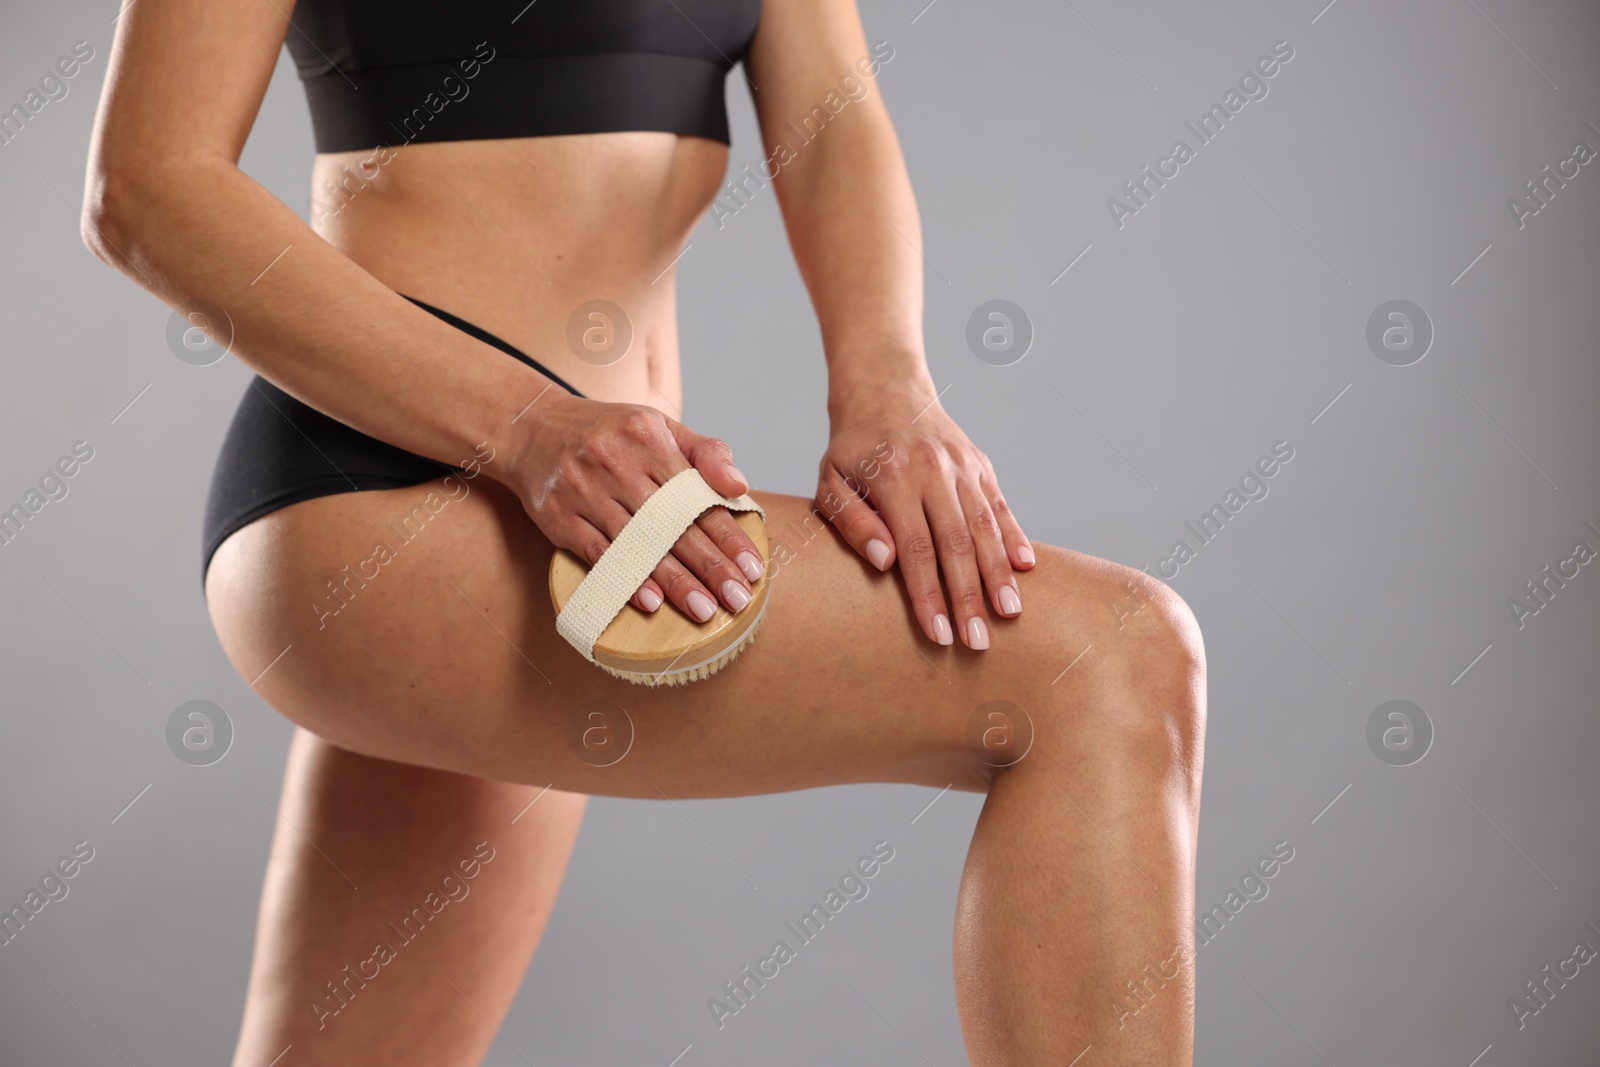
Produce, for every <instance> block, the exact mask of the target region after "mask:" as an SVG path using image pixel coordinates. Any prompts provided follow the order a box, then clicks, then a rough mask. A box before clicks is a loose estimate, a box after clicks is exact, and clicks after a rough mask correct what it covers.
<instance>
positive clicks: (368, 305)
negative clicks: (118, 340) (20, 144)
mask: <svg viewBox="0 0 1600 1067" xmlns="http://www.w3.org/2000/svg"><path fill="white" fill-rule="evenodd" d="M292 7H293V5H292V3H278V4H271V3H237V2H230V3H223V4H218V3H215V2H214V0H137V2H135V3H133V4H131V5H129V6H128V7H126V8H125V9H124V10H123V12H122V15H121V18H120V19H119V24H118V28H117V34H116V40H115V42H114V43H113V45H112V49H111V59H110V66H109V71H108V73H107V75H106V85H105V89H104V91H103V94H102V96H101V99H100V107H99V110H98V113H97V114H96V117H95V127H94V135H93V140H92V142H91V145H90V150H89V165H88V176H87V187H86V191H85V204H84V215H83V225H82V233H83V239H84V243H85V244H86V245H88V246H89V248H90V249H91V250H92V251H93V252H94V253H95V254H96V255H98V256H99V257H100V258H101V259H103V260H105V261H106V262H107V263H109V264H111V265H112V266H115V267H117V268H119V269H120V270H122V271H123V272H124V273H126V274H128V275H129V276H130V277H132V278H133V279H134V280H135V281H138V282H139V283H140V284H142V285H143V286H144V287H145V288H146V289H149V290H150V291H151V292H152V293H154V294H155V295H156V296H157V297H159V298H160V299H161V300H163V301H164V302H166V303H167V304H168V305H170V306H172V307H174V308H183V307H186V306H187V305H190V304H192V303H194V302H196V301H208V302H211V303H213V304H216V305H217V306H219V307H221V308H222V309H223V311H224V312H226V314H227V316H228V318H229V320H230V321H231V325H232V331H233V346H232V354H233V355H235V356H237V357H238V358H239V359H240V360H241V361H242V362H244V363H245V364H246V365H248V366H250V367H251V368H252V369H254V370H256V371H258V372H259V373H260V374H261V375H262V376H263V377H266V378H267V379H269V380H270V381H272V383H273V384H275V385H277V386H279V387H280V388H282V389H283V390H284V391H285V392H288V393H289V394H291V395H292V396H294V397H296V398H297V399H299V400H301V401H303V402H305V403H307V404H309V405H311V406H312V407H315V408H317V409H319V410H321V411H323V412H324V413H326V414H328V415H331V416H333V417H334V418H336V419H338V420H339V421H341V422H344V423H346V424H348V425H350V426H353V427H355V428H356V429H358V430H360V431H362V432H363V433H367V434H370V435H371V436H373V437H377V438H380V439H381V440H384V441H388V442H390V443H391V444H395V445H398V446H400V447H401V448H405V449H408V450H410V451H412V452H416V453H418V454H420V455H424V456H428V457H430V458H432V459H437V460H440V461H442V462H445V463H459V462H461V461H462V460H463V459H464V458H465V457H470V456H471V455H472V454H473V451H474V446H476V445H477V444H478V443H480V442H484V441H488V442H490V443H491V444H492V445H494V446H496V447H497V448H499V449H501V450H503V448H504V445H505V444H506V442H507V441H508V435H507V430H508V429H510V428H511V425H510V424H511V419H512V418H513V417H514V416H515V415H516V414H517V413H518V411H519V409H520V408H521V407H522V406H523V405H525V404H527V403H528V402H529V401H530V400H532V399H533V398H534V397H535V396H537V395H538V394H539V392H540V390H542V389H543V388H544V387H545V386H546V385H547V384H549V380H548V379H546V378H545V377H544V376H543V375H540V374H538V373H537V372H536V371H534V370H533V369H532V368H531V367H528V366H527V365H525V364H523V363H521V362H519V361H517V360H510V359H506V358H505V357H504V355H503V354H501V353H500V352H497V351H496V350H494V349H493V348H491V347H490V346H488V345H485V344H483V343H482V342H480V341H478V340H476V339H475V338H472V337H470V336H468V335H466V334H464V333H462V332H461V331H459V330H456V329H455V328H453V327H452V326H450V325H449V324H447V323H445V322H443V321H441V320H440V319H438V318H437V317H435V316H433V315H431V314H429V313H428V312H426V311H424V310H422V309H421V308H419V307H417V306H415V305H414V304H412V303H411V302H410V301H408V300H406V299H405V298H404V297H402V296H400V295H399V294H397V293H395V292H394V291H393V290H392V289H390V288H389V287H388V286H386V285H384V284H383V283H382V282H380V281H378V280H377V279H376V278H374V277H373V276H372V275H371V274H369V273H368V272H367V271H366V270H364V269H362V268H361V267H360V266H358V265H357V264H356V263H354V262H353V261H352V260H350V259H349V258H347V257H346V256H345V255H344V254H343V253H342V252H340V251H338V250H337V249H335V248H334V247H333V246H332V245H329V244H328V243H327V242H326V241H324V240H323V239H322V238H321V237H319V236H318V235H317V234H316V233H314V232H313V231H312V230H311V229H310V227H309V226H307V225H306V223H305V222H304V221H302V220H301V219H300V217H299V216H298V215H296V214H295V213H294V212H293V211H292V210H290V209H289V208H288V207H287V206H286V205H285V204H284V203H283V202H282V201H280V200H278V199H277V198H276V197H274V196H273V195H272V194H270V193H269V192H267V191H266V190H265V189H263V188H262V187H261V186H260V185H258V184H257V183H256V182H255V181H253V180H252V179H251V178H249V177H248V176H247V175H245V174H244V173H243V172H242V171H241V170H239V168H238V160H239V153H240V151H241V150H242V149H243V147H244V142H245V139H246V137H248V135H249V133H250V127H251V126H252V125H253V124H254V122H255V117H256V112H257V110H258V109H259V107H260V105H261V98H262V96H263V95H264V94H265V92H266V87H267V82H268V81H269V80H270V78H271V76H272V70H273V67H274V65H275V63H276V61H277V56H278V51H279V49H280V48H281V47H282V45H283V38H284V33H285V30H286V28H287V25H288V22H287V16H288V14H289V13H290V11H291V10H292ZM280 257H281V258H280ZM274 260H276V262H274ZM269 264H271V267H270V269H269V267H268V265H269ZM559 392H564V391H562V390H560V389H556V390H552V394H551V395H550V396H546V397H545V398H544V399H543V400H541V401H540V403H541V404H543V403H545V402H547V401H550V400H553V399H555V394H556V393H559ZM495 467H496V464H495V463H494V462H492V461H491V462H490V463H489V464H488V466H487V467H486V468H485V470H486V471H488V472H492V473H494V474H495V476H496V477H502V476H503V472H499V471H495Z"/></svg>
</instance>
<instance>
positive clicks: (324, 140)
mask: <svg viewBox="0 0 1600 1067" xmlns="http://www.w3.org/2000/svg"><path fill="white" fill-rule="evenodd" d="M760 19H761V0H531V2H530V0H455V2H454V3H450V4H444V3H437V2H427V0H299V2H298V3H297V4H295V9H294V16H293V18H292V19H291V21H290V29H289V31H288V35H287V37H286V38H285V42H284V43H285V45H286V46H287V47H288V49H289V53H290V55H292V56H293V57H294V61H295V65H296V67H298V69H299V72H300V81H301V83H302V84H303V85H304V86H305V91H306V99H307V101H308V102H309V104H310V106H311V123H312V127H313V129H314V131H315V133H316V145H317V151H318V152H345V151H355V150H359V149H364V148H374V147H378V146H381V145H400V144H411V143H414V142H424V141H466V140H477V139H480V138H495V137H540V136H549V135H552V134H566V133H604V132H610V131H616V130H666V131H669V132H672V133H686V134H695V135H698V136H701V137H708V138H711V139H713V140H717V141H722V142H723V143H724V144H726V143H727V142H728V114H727V109H726V106H725V104H724V101H723V90H724V84H723V83H724V81H725V80H726V77H727V73H728V71H729V70H731V69H732V68H733V65H734V64H735V63H736V62H738V61H739V60H740V59H742V58H743V57H744V54H745V51H746V50H747V49H748V48H749V46H750V41H751V38H752V37H754V36H755V32H756V26H757V24H758V23H759V22H760Z"/></svg>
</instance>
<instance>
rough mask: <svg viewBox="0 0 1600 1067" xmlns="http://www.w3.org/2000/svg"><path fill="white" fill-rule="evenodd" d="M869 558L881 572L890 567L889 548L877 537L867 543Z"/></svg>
mask: <svg viewBox="0 0 1600 1067" xmlns="http://www.w3.org/2000/svg"><path fill="white" fill-rule="evenodd" d="M867 558H868V559H870V560H871V561H872V565H873V566H874V567H876V568H878V569H879V570H880V571H881V570H883V569H884V568H885V567H887V566H888V565H889V546H888V545H886V544H884V543H883V542H882V541H880V540H878V539H877V538H876V537H874V538H872V539H871V540H869V541H868V542H867Z"/></svg>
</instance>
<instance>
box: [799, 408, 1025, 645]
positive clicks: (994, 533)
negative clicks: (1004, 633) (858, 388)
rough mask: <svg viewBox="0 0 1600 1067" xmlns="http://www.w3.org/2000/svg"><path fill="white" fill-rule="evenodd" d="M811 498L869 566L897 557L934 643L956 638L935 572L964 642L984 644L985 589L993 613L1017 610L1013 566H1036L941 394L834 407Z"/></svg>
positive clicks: (884, 565) (982, 459)
mask: <svg viewBox="0 0 1600 1067" xmlns="http://www.w3.org/2000/svg"><path fill="white" fill-rule="evenodd" d="M901 408H903V409H904V410H900V409H901ZM817 505H818V507H820V508H821V509H822V511H823V514H825V515H828V516H829V517H830V518H831V519H832V521H833V524H834V526H835V527H837V528H838V530H839V532H840V534H842V535H843V537H844V539H845V540H846V541H848V542H849V543H850V545H851V546H852V547H853V548H855V550H856V551H857V552H859V553H860V554H861V555H862V556H863V557H864V558H865V559H867V560H868V561H869V562H870V563H871V564H872V565H873V566H874V567H877V568H878V569H879V570H880V571H886V570H888V569H889V568H890V567H891V566H893V565H894V563H895V561H896V560H898V561H899V563H900V571H901V574H902V575H903V576H904V577H905V583H906V590H907V592H909V593H910V594H911V603H912V607H913V609H914V611H915V612H916V616H917V620H918V621H919V622H920V623H921V624H922V629H923V632H924V633H926V634H927V635H928V636H929V637H930V638H932V639H933V640H934V641H936V642H938V643H939V644H941V645H948V644H951V643H952V641H953V633H952V626H951V621H950V618H951V617H950V614H949V613H947V610H946V602H945V594H944V590H943V588H941V585H940V581H939V572H940V571H941V570H942V571H943V573H944V582H945V585H947V586H948V587H949V593H950V603H951V604H952V605H953V606H954V617H955V626H954V629H955V630H956V631H959V632H960V634H961V639H962V641H963V643H965V644H966V645H967V646H968V647H969V648H974V649H983V648H988V647H989V624H988V622H987V620H986V618H985V612H984V602H985V591H987V599H988V604H989V606H990V607H991V608H992V609H993V610H994V611H995V613H996V614H998V615H1000V616H1002V617H1005V618H1011V617H1013V616H1015V615H1017V614H1018V613H1019V612H1021V611H1022V595H1021V593H1020V592H1019V590H1018V589H1017V580H1016V575H1015V571H1018V570H1027V569H1029V568H1031V567H1032V566H1033V565H1034V553H1033V548H1032V546H1031V545H1030V544H1029V543H1028V538H1027V537H1026V536H1024V535H1023V532H1022V527H1021V526H1019V525H1018V524H1017V519H1016V516H1015V515H1013V514H1012V513H1011V509H1010V508H1009V507H1007V506H1006V502H1005V497H1003V496H1002V495H1001V493H1000V486H999V483H998V482H997V481H996V479H995V474H994V467H993V466H991V465H990V463H989V458H988V457H987V456H985V455H984V454H983V453H982V452H980V451H978V449H977V447H976V446H974V445H973V443H972V442H971V441H969V440H968V439H967V435H966V434H965V433H963V432H962V431H961V427H959V426H957V425H956V424H955V422H954V421H953V420H952V419H951V418H950V416H949V415H947V414H946V413H945V411H944V409H943V408H942V407H940V406H939V403H938V401H937V400H934V401H933V402H932V403H931V404H929V405H928V407H926V408H925V409H923V410H922V411H921V412H920V414H919V413H918V411H917V410H916V408H915V407H913V406H911V405H907V404H900V403H893V402H883V403H879V404H873V405H869V406H867V407H866V409H865V410H863V409H862V408H860V407H858V408H856V409H855V410H852V411H850V412H848V413H839V412H836V413H835V414H834V417H833V428H832V433H831V434H830V436H829V441H828V451H827V453H826V454H825V455H824V456H823V457H822V464H821V471H820V474H819V478H818V485H817Z"/></svg>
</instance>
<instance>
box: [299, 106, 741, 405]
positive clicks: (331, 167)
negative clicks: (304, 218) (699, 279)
mask: <svg viewBox="0 0 1600 1067" xmlns="http://www.w3.org/2000/svg"><path fill="white" fill-rule="evenodd" d="M680 141H686V142H690V143H689V144H679V143H678V142H680ZM557 142H560V143H557ZM352 155H354V156H355V159H354V160H352V159H351V158H350V157H351V156H352ZM363 158H364V157H362V156H360V155H358V154H349V153H346V154H340V155H324V156H319V157H318V160H317V167H316V170H315V171H314V181H313V185H314V187H315V186H317V185H322V186H323V193H324V196H323V198H322V199H323V205H322V210H319V206H318V202H317V200H316V199H315V198H314V199H313V203H312V223H313V226H314V228H316V229H317V230H318V232H319V233H320V234H321V235H322V236H323V237H324V238H325V239H326V240H328V241H329V243H331V244H332V245H334V247H336V248H338V249H340V250H341V251H342V252H344V253H345V254H346V255H347V256H349V257H350V258H351V259H352V260H353V261H354V262H356V263H357V264H359V265H360V266H362V267H363V268H364V269H366V270H367V271H368V272H369V273H371V274H372V275H373V276H374V277H376V278H377V279H378V280H380V281H382V282H383V283H384V284H385V285H387V286H389V287H390V288H391V289H394V290H395V291H396V292H399V293H401V294H403V295H406V296H409V297H414V298H416V299H418V300H421V301H423V302H425V303H427V304H430V305H432V306H433V307H436V308H439V309H441V310H443V311H446V312H449V313H450V314H452V315H455V316H459V317H460V318H461V319H464V320H467V321H468V322H470V323H472V324H474V325H476V326H477V327H479V328H481V329H482V330H485V331H487V332H488V333H490V334H493V335H495V336H497V337H499V338H501V339H503V340H504V341H506V342H508V343H509V344H511V345H513V346H515V347H516V348H518V349H519V350H521V351H522V352H524V353H525V354H526V355H527V356H528V357H530V358H532V359H533V360H535V361H537V362H538V363H540V364H542V365H544V366H545V367H546V368H548V369H549V370H550V371H552V372H554V373H555V374H557V375H558V376H559V377H561V378H563V379H565V380H566V381H567V382H569V383H571V384H572V385H573V386H574V387H575V388H577V389H578V390H579V391H580V392H582V393H584V394H585V395H587V396H591V397H594V398H596V399H607V400H619V401H622V400H625V401H627V402H634V403H653V404H657V405H659V404H661V403H662V397H660V396H658V395H656V390H659V389H662V388H663V387H664V385H665V384H666V383H670V385H671V387H670V388H668V389H666V392H667V393H668V394H669V396H668V400H670V402H671V403H673V404H675V403H676V402H677V397H676V395H675V394H676V381H677V367H676V362H677V342H676V317H675V313H674V294H675V287H674V285H673V281H674V270H673V268H674V267H675V265H676V263H677V261H678V258H679V257H680V255H681V254H682V252H683V250H684V243H685V241H686V240H687V238H688V235H689V233H690V231H691V230H692V229H693V226H694V224H695V222H696V221H697V220H698V218H699V216H700V215H701V213H702V212H703V211H704V209H705V205H706V203H707V202H709V199H710V196H711V195H712V194H713V193H714V191H715V187H716V182H717V181H718V180H720V177H721V174H722V168H723V167H724V166H725V164H726V150H725V149H724V148H723V147H722V146H720V145H716V144H713V143H711V142H707V141H704V140H703V139H700V138H677V137H675V136H674V135H671V134H641V135H633V134H622V135H585V136H582V137H571V138H537V139H516V140H511V141H493V142H460V143H447V144H438V145H413V146H408V147H406V148H404V149H400V150H395V151H394V152H393V158H392V159H389V160H387V161H383V160H382V157H381V156H380V157H376V158H375V161H374V163H373V164H372V165H371V166H368V167H366V168H363V167H361V166H360V164H361V162H362V160H363ZM341 174H343V175H346V176H347V178H346V185H345V186H336V187H335V188H336V189H338V190H342V191H343V194H344V195H343V197H342V198H334V197H333V194H332V192H330V190H329V188H328V186H329V184H330V182H331V180H332V179H334V178H337V177H338V176H339V175H341ZM365 174H370V175H371V177H370V178H366V177H362V176H363V175H365ZM357 179H359V181H358V180H357Z"/></svg>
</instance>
